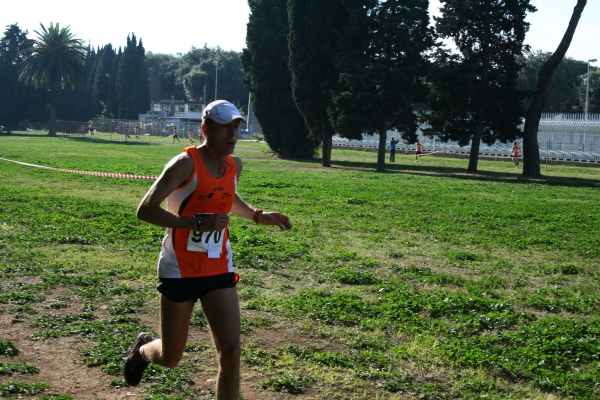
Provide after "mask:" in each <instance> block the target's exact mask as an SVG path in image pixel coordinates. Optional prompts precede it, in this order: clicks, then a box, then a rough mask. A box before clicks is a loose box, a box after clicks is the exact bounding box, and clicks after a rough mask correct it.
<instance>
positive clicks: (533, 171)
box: [523, 0, 587, 176]
mask: <svg viewBox="0 0 600 400" xmlns="http://www.w3.org/2000/svg"><path fill="white" fill-rule="evenodd" d="M586 4H587V0H577V4H576V5H575V8H574V9H573V14H572V15H571V20H570V21H569V25H568V27H567V30H566V31H565V34H564V35H563V38H562V40H561V41H560V43H559V45H558V47H557V49H556V51H555V52H554V54H552V56H551V57H550V58H549V59H548V61H546V63H544V65H543V66H542V68H541V69H540V72H539V73H538V80H537V85H536V90H535V93H534V95H533V99H532V101H531V104H530V105H529V109H528V110H527V115H526V117H525V126H524V127H523V175H525V176H540V175H541V172H540V147H539V145H538V141H537V132H538V127H539V125H540V119H541V118H542V112H543V111H544V106H545V104H546V95H547V93H548V85H549V84H550V78H551V77H552V74H553V73H554V71H556V69H557V68H558V66H559V65H560V63H561V61H562V59H563V58H564V56H565V54H566V53H567V50H568V49H569V46H570V45H571V40H573V35H574V34H575V29H577V24H578V23H579V18H581V14H582V13H583V9H584V8H585V5H586Z"/></svg>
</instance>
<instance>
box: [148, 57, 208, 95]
mask: <svg viewBox="0 0 600 400" xmlns="http://www.w3.org/2000/svg"><path fill="white" fill-rule="evenodd" d="M180 64H181V57H176V56H174V55H172V54H160V53H156V54H155V53H152V52H149V53H148V54H146V65H147V66H148V79H149V82H150V95H151V98H152V101H160V100H167V99H170V98H171V96H173V97H174V98H175V99H185V98H186V94H185V89H184V87H183V83H182V82H180V81H179V80H178V79H177V76H178V70H179V69H180ZM190 100H192V99H190ZM196 100H200V99H196Z"/></svg>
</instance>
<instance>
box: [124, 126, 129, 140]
mask: <svg viewBox="0 0 600 400" xmlns="http://www.w3.org/2000/svg"><path fill="white" fill-rule="evenodd" d="M129 137H130V136H129V127H128V126H126V127H125V140H127V139H129Z"/></svg>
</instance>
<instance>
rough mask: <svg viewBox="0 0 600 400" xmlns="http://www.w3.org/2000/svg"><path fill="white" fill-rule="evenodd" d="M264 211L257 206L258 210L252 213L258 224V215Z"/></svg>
mask: <svg viewBox="0 0 600 400" xmlns="http://www.w3.org/2000/svg"><path fill="white" fill-rule="evenodd" d="M262 213H263V210H261V209H260V208H257V209H256V210H254V213H253V214H252V220H253V221H254V222H255V223H256V224H258V217H259V216H260V215H261V214H262Z"/></svg>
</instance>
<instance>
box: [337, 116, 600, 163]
mask: <svg viewBox="0 0 600 400" xmlns="http://www.w3.org/2000/svg"><path fill="white" fill-rule="evenodd" d="M417 133H418V135H419V141H420V142H421V144H423V150H424V151H425V152H435V151H447V152H452V153H466V154H469V153H470V151H471V146H470V145H468V146H459V145H458V143H457V142H451V141H450V142H446V143H445V142H442V141H440V140H436V139H429V138H427V137H425V136H423V134H422V133H421V131H420V130H419V131H418V132H417ZM392 136H394V137H396V138H398V137H399V136H400V134H399V133H398V132H395V131H388V132H387V145H386V148H388V149H389V141H390V139H391V137H392ZM517 143H518V144H519V147H521V148H522V147H523V140H522V139H518V140H517ZM333 145H334V146H346V147H357V148H361V149H362V148H365V147H366V148H375V149H376V148H378V147H379V135H372V136H369V135H364V136H363V140H348V139H344V138H342V137H340V136H339V135H336V136H334V137H333ZM538 145H539V147H540V157H542V158H548V159H550V160H566V161H583V162H594V163H600V114H589V115H588V118H587V120H586V119H585V114H542V119H541V120H540V125H539V128H538ZM511 147H512V143H502V142H499V141H497V142H495V143H494V144H492V145H491V146H488V145H486V144H485V143H481V144H480V147H479V153H480V154H481V155H493V156H507V157H508V156H510V154H511ZM396 149H397V151H414V149H415V146H414V144H413V145H409V144H406V143H403V142H402V141H400V143H398V144H397V146H396Z"/></svg>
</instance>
